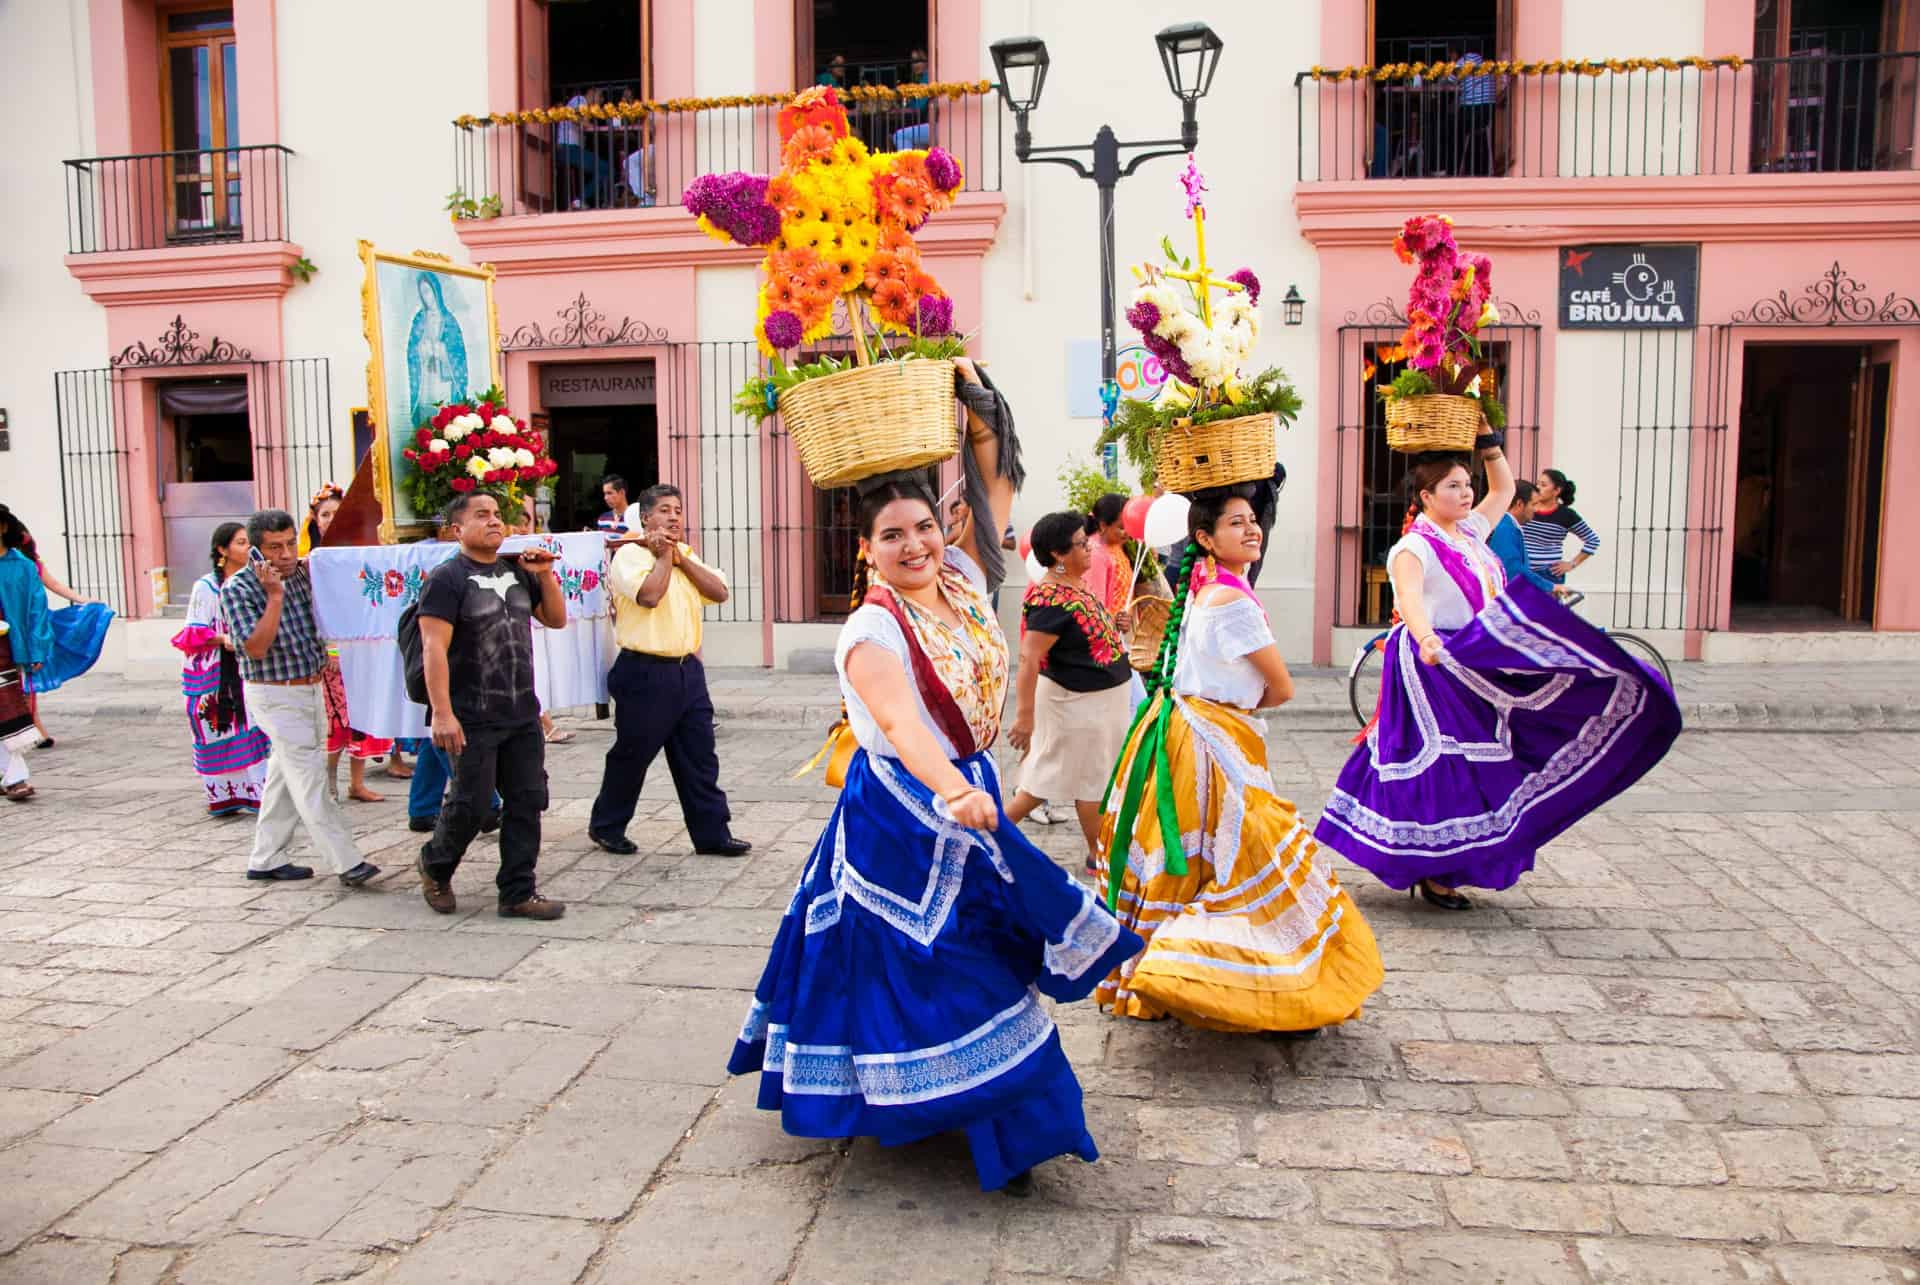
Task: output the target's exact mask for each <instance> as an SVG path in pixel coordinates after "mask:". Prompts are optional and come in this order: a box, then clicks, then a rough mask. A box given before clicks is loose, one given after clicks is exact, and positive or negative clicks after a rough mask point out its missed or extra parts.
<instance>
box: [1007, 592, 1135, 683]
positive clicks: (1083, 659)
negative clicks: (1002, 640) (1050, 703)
mask: <svg viewBox="0 0 1920 1285" xmlns="http://www.w3.org/2000/svg"><path fill="white" fill-rule="evenodd" d="M1020 612H1021V622H1020V627H1021V629H1022V630H1029V629H1031V630H1037V631H1039V632H1040V633H1043V634H1052V635H1054V637H1055V638H1057V639H1058V641H1057V642H1055V643H1054V644H1053V646H1052V647H1050V648H1048V649H1047V655H1046V658H1045V659H1044V660H1043V661H1042V662H1041V664H1040V672H1041V673H1042V674H1043V675H1045V676H1046V677H1048V678H1050V679H1052V680H1053V681H1054V682H1056V683H1058V684H1060V685H1061V686H1062V687H1064V688H1066V689H1067V690H1068V691H1070V692H1104V691H1108V690H1111V689H1112V688H1115V687H1119V686H1121V685H1122V684H1124V683H1125V682H1126V681H1127V680H1128V679H1129V678H1130V677H1131V676H1132V674H1133V670H1132V667H1131V666H1129V665H1128V663H1127V649H1126V642H1125V640H1124V639H1122V638H1121V636H1120V633H1119V631H1118V630H1117V629H1115V628H1114V625H1113V617H1112V616H1110V615H1108V614H1107V613H1106V611H1105V610H1104V609H1103V608H1101V606H1100V605H1099V604H1098V603H1097V602H1095V601H1094V600H1093V596H1092V595H1091V594H1089V593H1086V592H1085V591H1073V590H1068V589H1064V588H1062V587H1061V586H1059V585H1055V584H1052V583H1049V582H1045V581H1042V582H1041V583H1039V584H1036V585H1034V586H1033V587H1032V588H1030V589H1028V590H1027V594H1026V597H1025V598H1024V599H1023V600H1022V602H1021V606H1020Z"/></svg>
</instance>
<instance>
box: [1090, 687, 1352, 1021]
mask: <svg viewBox="0 0 1920 1285" xmlns="http://www.w3.org/2000/svg"><path fill="white" fill-rule="evenodd" d="M1171 699H1174V698H1173V697H1172V695H1171V694H1170V693H1166V692H1162V693H1160V694H1158V695H1156V696H1155V697H1154V706H1153V708H1151V709H1149V710H1148V712H1147V715H1146V717H1144V718H1142V719H1141V720H1140V721H1139V723H1137V724H1136V725H1135V728H1134V730H1133V733H1132V735H1131V736H1129V738H1128V740H1127V745H1126V749H1125V750H1124V751H1123V752H1122V755H1121V760H1120V770H1119V772H1118V774H1117V775H1116V777H1115V785H1114V787H1113V791H1112V796H1111V797H1110V798H1109V799H1108V801H1107V807H1108V812H1107V815H1106V817H1105V820H1104V823H1103V829H1102V832H1101V836H1100V852H1101V855H1100V859H1099V865H1100V878H1099V890H1100V891H1101V892H1103V893H1104V892H1105V890H1106V889H1107V887H1108V871H1109V862H1110V861H1111V860H1113V858H1114V830H1115V828H1116V824H1117V822H1118V820H1119V817H1118V815H1117V814H1118V813H1119V811H1120V800H1121V797H1122V795H1123V794H1124V792H1125V790H1126V786H1127V782H1128V780H1129V774H1130V772H1131V770H1132V766H1133V757H1134V755H1136V754H1137V753H1140V752H1141V745H1142V743H1143V741H1145V740H1146V738H1147V733H1148V729H1149V728H1151V727H1152V725H1153V722H1154V718H1155V716H1156V715H1157V714H1158V713H1159V705H1160V702H1163V701H1167V700H1171ZM1167 757H1168V763H1169V766H1170V767H1171V769H1172V792H1173V799H1174V805H1175V808H1176V810H1177V812H1178V815H1179V819H1180V829H1181V831H1182V836H1181V839H1180V843H1181V847H1182V850H1183V851H1184V852H1185V854H1186V860H1187V872H1186V873H1185V874H1184V875H1176V874H1172V873H1170V872H1168V870H1167V868H1166V865H1167V863H1166V853H1165V849H1164V841H1163V839H1162V836H1161V833H1160V814H1159V809H1158V791H1159V790H1160V789H1161V788H1163V786H1164V785H1165V782H1163V781H1162V780H1161V779H1160V775H1159V773H1157V772H1156V773H1154V774H1152V775H1151V776H1150V777H1149V778H1148V780H1147V782H1146V786H1145V793H1144V795H1143V797H1142V798H1141V801H1140V806H1139V811H1138V815H1137V820H1136V823H1135V825H1134V827H1133V831H1134V833H1133V841H1132V843H1131V844H1130V845H1129V850H1128V856H1127V863H1126V864H1127V869H1126V873H1125V875H1124V876H1123V878H1122V882H1121V885H1120V894H1119V904H1118V905H1117V906H1116V907H1115V913H1116V914H1117V915H1118V916H1119V919H1120V922H1121V923H1122V924H1124V925H1126V926H1127V927H1128V928H1131V929H1132V930H1133V931H1134V932H1136V933H1138V934H1140V936H1141V937H1143V938H1145V939H1146V941H1147V948H1146V950H1145V951H1143V952H1142V953H1141V954H1139V955H1136V956H1135V957H1134V958H1133V959H1131V960H1129V961H1128V962H1127V963H1125V964H1123V965H1121V967H1120V968H1118V969H1116V970H1115V971H1114V972H1113V973H1112V974H1111V975H1110V976H1108V978H1107V979H1106V980H1105V981H1104V982H1102V983H1101V984H1100V986H1099V989H1098V990H1097V991H1096V992H1095V996H1094V997H1095V999H1096V1001H1097V1002H1098V1003H1099V1004H1100V1006H1101V1007H1102V1008H1104V1009H1107V1010H1108V1011H1110V1012H1112V1013H1114V1014H1116V1015H1120V1016H1125V1017H1137V1018H1147V1019H1150V1018H1158V1017H1164V1016H1172V1017H1177V1018H1179V1019H1180V1020H1181V1021H1183V1022H1186V1023H1187V1024H1189V1025H1192V1026H1200V1027H1206V1028H1208V1029H1211V1030H1220V1031H1302V1030H1311V1029H1313V1028H1315V1027H1321V1026H1329V1025H1332V1024H1334V1023H1337V1022H1344V1021H1346V1020H1347V1019H1348V1018H1352V1017H1357V1016H1358V1015H1359V1013H1360V1006H1361V1004H1362V1003H1363V1002H1364V1001H1365V1000H1366V998H1367V996H1369V995H1371V994H1372V993H1373V992H1374V990H1376V989H1377V988H1378V987H1379V985H1380V982H1381V979H1382V977H1383V972H1384V970H1383V969H1382V967H1381V964H1380V951H1379V948H1378V947H1377V946H1375V945H1374V940H1373V930H1372V929H1370V928H1369V927H1368V926H1367V921H1366V920H1364V919H1362V918H1361V917H1360V912H1359V910H1358V909H1357V908H1355V906H1354V904H1353V901H1352V899H1351V898H1349V897H1348V896H1347V894H1346V891H1345V890H1344V889H1343V888H1341V887H1340V883H1339V880H1338V879H1336V878H1335V877H1334V874H1333V871H1332V869H1331V863H1330V862H1328V861H1323V860H1322V859H1321V855H1320V850H1319V847H1318V845H1317V844H1315V843H1314V841H1313V838H1312V836H1311V835H1310V834H1309V833H1308V831H1307V829H1306V827H1304V826H1303V825H1301V824H1300V818H1299V814H1298V813H1296V812H1295V811H1294V807H1293V804H1291V803H1289V802H1288V801H1287V800H1285V799H1283V798H1281V797H1279V795H1277V794H1275V793H1274V788H1273V778H1272V777H1271V776H1270V775H1269V774H1268V771H1267V750H1266V743H1265V742H1264V740H1263V739H1262V738H1261V734H1260V731H1259V729H1258V728H1257V727H1256V726H1255V725H1254V723H1253V721H1252V720H1251V719H1250V718H1249V717H1248V716H1247V715H1246V714H1244V713H1242V712H1241V711H1240V710H1237V709H1234V708H1233V707H1232V706H1229V705H1221V704H1217V703H1215V702H1213V701H1207V700H1199V699H1195V698H1192V697H1180V698H1178V700H1177V702H1176V705H1175V707H1174V710H1173V713H1172V715H1171V717H1170V719H1169V721H1168V726H1167Z"/></svg>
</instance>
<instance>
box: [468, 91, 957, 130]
mask: <svg viewBox="0 0 1920 1285" xmlns="http://www.w3.org/2000/svg"><path fill="white" fill-rule="evenodd" d="M834 92H836V93H838V94H839V95H840V96H841V97H842V98H843V99H847V100H850V101H852V102H856V103H867V102H874V103H893V102H917V101H919V100H922V99H932V98H948V99H959V98H975V97H980V96H983V95H986V94H991V93H993V92H994V83H993V82H992V81H991V80H974V81H953V82H942V83H939V84H933V85H853V86H850V87H848V88H845V89H836V90H835V91H834ZM792 101H793V95H792V94H790V93H788V94H731V95H728V96H727V97H724V98H669V99H666V100H664V101H659V100H655V99H627V100H626V101H624V102H618V103H597V104H593V105H590V106H586V107H536V108H534V109H532V110H531V111H523V112H493V113H491V114H490V115H486V116H456V117H454V120H453V123H454V125H455V127H457V128H459V129H478V128H485V127H489V126H494V125H550V124H553V123H554V122H556V121H569V122H579V121H622V122H631V121H637V120H642V119H644V118H646V117H648V116H668V115H676V114H684V113H689V112H710V111H721V110H724V109H726V108H730V107H785V106H786V105H787V104H788V103H790V102H792Z"/></svg>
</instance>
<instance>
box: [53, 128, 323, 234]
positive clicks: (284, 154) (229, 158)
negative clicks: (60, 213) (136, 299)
mask: <svg viewBox="0 0 1920 1285" xmlns="http://www.w3.org/2000/svg"><path fill="white" fill-rule="evenodd" d="M292 155H293V152H292V151H291V150H290V149H289V148H286V147H282V146H280V145H279V144H278V143H265V144H260V145H258V146H252V147H222V148H214V149H211V150H206V151H189V152H143V153H140V154H138V155H134V156H88V157H83V158H81V159H79V160H71V161H65V162H63V164H64V166H65V167H66V182H67V250H68V251H69V252H70V253H73V254H95V253H100V252H104V251H112V250H156V249H163V248H166V247H169V246H180V245H203V244H208V243H217V242H228V241H286V240H290V239H291V237H290V234H289V232H288V229H287V161H288V158H289V157H291V156H292Z"/></svg>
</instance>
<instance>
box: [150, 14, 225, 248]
mask: <svg viewBox="0 0 1920 1285" xmlns="http://www.w3.org/2000/svg"><path fill="white" fill-rule="evenodd" d="M159 19H160V23H161V28H162V32H161V39H160V129H161V139H162V143H161V147H162V150H164V151H165V152H167V153H168V155H167V156H166V158H165V161H164V167H163V168H164V173H165V182H166V192H167V198H166V205H167V236H168V238H169V239H171V240H201V239H221V238H225V237H229V236H234V235H238V234H239V233H240V231H241V218H240V210H241V196H240V165H239V158H238V157H237V156H236V155H235V154H234V153H233V152H232V151H231V150H230V149H232V148H234V147H237V146H239V143H240V109H239V93H240V76H239V48H238V46H237V45H236V44H235V43H234V38H233V10H232V9H230V8H206V9H178V10H170V11H166V12H163V13H162V14H161V15H159Z"/></svg>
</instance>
